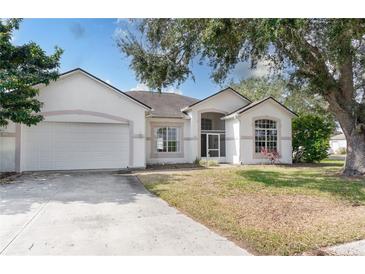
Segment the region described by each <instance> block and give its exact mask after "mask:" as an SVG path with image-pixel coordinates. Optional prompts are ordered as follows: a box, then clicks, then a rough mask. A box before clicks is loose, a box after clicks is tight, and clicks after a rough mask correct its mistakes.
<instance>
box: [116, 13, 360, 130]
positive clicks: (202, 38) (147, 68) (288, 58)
mask: <svg viewBox="0 0 365 274" xmlns="http://www.w3.org/2000/svg"><path fill="white" fill-rule="evenodd" d="M133 23H134V24H135V25H136V26H137V29H138V33H139V34H140V35H141V37H137V35H136V34H135V33H129V34H128V35H124V36H120V37H119V38H118V39H117V43H118V46H119V47H120V49H121V50H122V52H124V53H125V54H126V56H128V57H130V58H131V68H132V69H133V70H134V71H135V72H136V74H137V77H138V79H139V80H140V81H141V82H145V83H147V84H148V86H150V87H151V88H157V89H161V88H162V87H166V86H168V85H171V84H173V83H178V84H180V83H181V82H183V81H185V80H186V79H187V78H188V77H193V75H192V72H191V70H190V67H191V65H192V64H193V62H194V61H196V60H200V61H199V62H208V64H209V65H210V66H211V67H212V75H211V77H212V78H213V79H214V80H215V81H216V82H223V81H224V80H225V79H226V78H227V76H228V75H229V73H230V71H231V70H232V69H233V68H234V67H235V66H236V65H237V64H238V63H240V62H247V61H249V62H251V65H252V68H255V66H256V65H257V62H259V61H265V62H267V63H268V64H269V66H270V67H271V69H272V71H273V72H276V73H277V74H280V73H283V72H285V74H286V75H289V76H290V77H289V78H290V85H289V86H290V87H292V88H298V87H299V88H300V90H301V91H303V92H302V98H305V97H307V96H308V95H313V94H317V95H321V96H323V98H324V99H325V100H326V101H327V102H328V103H329V110H330V111H331V112H332V113H333V114H340V113H341V112H346V116H347V117H346V116H344V115H342V116H340V115H338V117H337V119H338V120H339V122H340V123H342V127H343V129H344V130H348V131H349V133H350V131H351V130H352V127H353V125H354V124H361V125H363V124H365V115H361V114H363V113H365V95H364V89H365V86H364V81H363V78H362V75H363V74H364V73H365V47H364V42H365V41H364V40H365V19H169V18H165V19H143V20H135V21H133ZM356 98H359V99H358V100H357V99H356ZM361 98H362V99H361ZM349 120H353V122H350V121H349ZM345 123H346V125H345ZM364 128H365V127H364ZM364 130H365V129H364Z"/></svg>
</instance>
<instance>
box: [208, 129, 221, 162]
mask: <svg viewBox="0 0 365 274" xmlns="http://www.w3.org/2000/svg"><path fill="white" fill-rule="evenodd" d="M207 153H208V157H210V158H214V157H220V138H219V134H217V133H208V134H207Z"/></svg>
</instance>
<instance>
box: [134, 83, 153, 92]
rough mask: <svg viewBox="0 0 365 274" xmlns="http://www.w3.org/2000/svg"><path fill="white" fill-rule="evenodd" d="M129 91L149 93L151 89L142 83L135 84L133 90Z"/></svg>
mask: <svg viewBox="0 0 365 274" xmlns="http://www.w3.org/2000/svg"><path fill="white" fill-rule="evenodd" d="M130 90H131V91H135V90H142V91H151V89H150V88H149V87H148V86H147V85H146V84H142V83H139V84H137V86H136V87H135V88H131V89H130Z"/></svg>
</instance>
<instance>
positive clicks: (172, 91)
mask: <svg viewBox="0 0 365 274" xmlns="http://www.w3.org/2000/svg"><path fill="white" fill-rule="evenodd" d="M162 92H166V93H174V94H179V95H182V91H181V90H180V89H174V88H172V89H165V90H162Z"/></svg>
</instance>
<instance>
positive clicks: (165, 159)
mask: <svg viewBox="0 0 365 274" xmlns="http://www.w3.org/2000/svg"><path fill="white" fill-rule="evenodd" d="M159 126H171V127H179V128H180V127H181V129H182V134H181V135H182V139H181V142H182V149H181V152H182V153H181V154H182V155H178V157H175V156H174V153H172V156H169V155H168V154H167V153H165V155H161V154H159V153H152V150H153V149H154V145H153V143H152V142H153V138H152V134H153V133H152V127H159ZM192 142H193V140H191V138H190V120H188V119H171V118H147V119H146V156H147V164H171V163H191V162H193V160H191V156H190V155H191V152H192V146H191V143H192Z"/></svg>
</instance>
